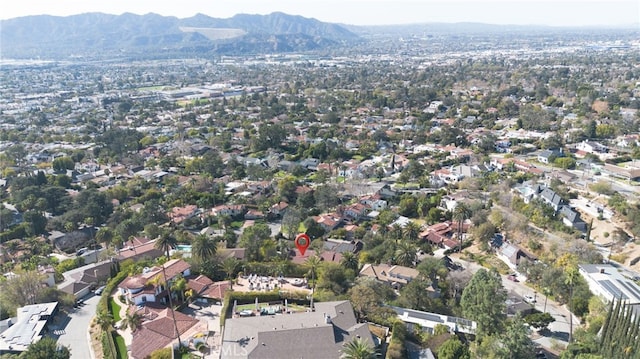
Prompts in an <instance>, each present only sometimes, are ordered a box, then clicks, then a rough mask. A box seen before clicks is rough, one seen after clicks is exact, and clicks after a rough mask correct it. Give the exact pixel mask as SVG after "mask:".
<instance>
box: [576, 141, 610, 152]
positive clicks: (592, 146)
mask: <svg viewBox="0 0 640 359" xmlns="http://www.w3.org/2000/svg"><path fill="white" fill-rule="evenodd" d="M576 150H578V151H584V152H586V153H593V154H600V153H607V152H609V149H608V148H607V146H605V145H603V144H601V143H600V142H595V141H588V140H585V141H582V142H580V143H578V144H576Z"/></svg>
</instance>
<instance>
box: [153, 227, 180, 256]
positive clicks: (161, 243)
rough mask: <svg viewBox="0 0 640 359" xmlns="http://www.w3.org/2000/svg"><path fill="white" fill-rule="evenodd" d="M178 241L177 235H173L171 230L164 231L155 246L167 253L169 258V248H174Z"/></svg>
mask: <svg viewBox="0 0 640 359" xmlns="http://www.w3.org/2000/svg"><path fill="white" fill-rule="evenodd" d="M177 243H178V241H177V240H176V237H174V236H173V234H172V233H171V232H167V231H165V232H163V233H162V234H161V235H160V237H159V238H158V239H156V244H155V247H156V248H157V249H159V250H161V251H164V252H165V253H166V255H167V260H169V259H170V258H171V257H170V256H169V250H170V249H171V248H173V247H174V246H175V245H176V244H177Z"/></svg>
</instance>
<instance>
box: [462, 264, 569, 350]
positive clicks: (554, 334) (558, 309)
mask: <svg viewBox="0 0 640 359" xmlns="http://www.w3.org/2000/svg"><path fill="white" fill-rule="evenodd" d="M457 257H458V256H457V255H455V257H454V256H452V258H455V259H454V260H455V261H456V262H459V263H460V264H462V266H463V267H464V268H465V270H469V271H471V272H472V273H475V272H476V271H478V269H480V268H483V267H482V266H480V265H479V264H477V263H473V262H467V261H464V260H462V259H459V258H457ZM502 285H503V286H504V288H505V289H506V290H507V292H508V293H509V298H510V299H512V300H515V302H513V303H512V305H515V304H521V303H522V302H523V299H522V298H523V297H524V296H525V295H531V296H534V297H535V298H536V303H535V308H536V309H537V310H539V311H541V312H542V311H544V310H545V306H544V301H545V297H544V295H542V294H540V293H536V292H535V291H534V290H533V289H532V288H530V287H528V286H527V285H526V284H524V283H523V282H513V281H510V280H508V279H507V276H506V275H503V276H502ZM546 311H547V312H548V313H549V314H551V315H552V316H553V318H554V319H555V320H556V321H555V322H553V323H551V324H550V325H549V330H548V331H546V332H544V333H543V334H544V335H542V336H538V335H534V337H535V338H534V342H536V343H538V344H540V345H541V346H543V347H544V348H551V346H552V340H553V341H555V342H557V343H558V344H562V345H567V342H568V339H569V328H570V324H569V311H568V310H567V309H566V308H565V307H564V306H562V305H560V304H559V303H557V302H555V301H553V300H551V299H549V300H547V305H546ZM579 325H580V320H579V319H578V318H577V317H576V316H575V315H574V316H573V329H574V331H575V329H576V328H577V327H578V326H579Z"/></svg>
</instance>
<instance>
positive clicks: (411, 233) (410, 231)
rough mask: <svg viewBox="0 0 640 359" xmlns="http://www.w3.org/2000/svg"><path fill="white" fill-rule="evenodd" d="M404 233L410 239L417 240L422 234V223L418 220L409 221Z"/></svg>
mask: <svg viewBox="0 0 640 359" xmlns="http://www.w3.org/2000/svg"><path fill="white" fill-rule="evenodd" d="M404 235H405V237H406V238H407V239H408V240H410V241H414V242H415V241H417V240H418V237H419V236H420V225H419V224H417V223H416V222H413V221H411V222H409V223H407V225H406V226H405V227H404Z"/></svg>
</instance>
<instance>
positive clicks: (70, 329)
mask: <svg viewBox="0 0 640 359" xmlns="http://www.w3.org/2000/svg"><path fill="white" fill-rule="evenodd" d="M84 299H85V304H84V305H83V306H81V307H78V308H73V311H72V312H71V313H69V314H68V316H67V317H66V318H62V320H61V321H59V322H54V325H53V327H52V328H51V330H52V332H53V334H54V336H58V343H60V344H62V345H66V346H68V347H69V348H70V349H71V357H72V358H78V359H89V358H94V357H95V356H94V355H93V352H92V351H91V349H90V346H91V344H90V340H89V324H90V323H91V319H92V318H93V317H94V316H95V314H96V307H97V306H98V301H100V297H99V296H96V295H94V294H93V293H91V294H89V295H88V296H86V297H85V298H84Z"/></svg>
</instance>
